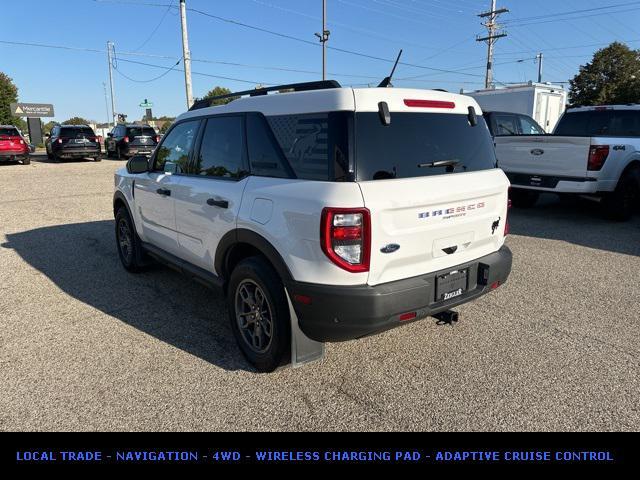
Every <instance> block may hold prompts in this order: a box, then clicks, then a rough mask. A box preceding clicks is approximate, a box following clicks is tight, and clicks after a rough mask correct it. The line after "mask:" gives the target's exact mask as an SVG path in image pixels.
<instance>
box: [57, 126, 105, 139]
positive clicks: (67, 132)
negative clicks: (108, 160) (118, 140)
mask: <svg viewBox="0 0 640 480" xmlns="http://www.w3.org/2000/svg"><path fill="white" fill-rule="evenodd" d="M60 136H61V137H68V138H82V137H95V136H96V134H95V133H94V132H93V130H92V129H91V128H90V127H61V128H60Z"/></svg>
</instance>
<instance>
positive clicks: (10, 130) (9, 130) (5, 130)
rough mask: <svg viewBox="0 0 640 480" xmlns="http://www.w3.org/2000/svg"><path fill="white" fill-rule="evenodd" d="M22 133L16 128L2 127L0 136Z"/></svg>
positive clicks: (12, 135)
mask: <svg viewBox="0 0 640 480" xmlns="http://www.w3.org/2000/svg"><path fill="white" fill-rule="evenodd" d="M19 135H20V134H19V133H18V130H16V129H15V128H6V127H3V128H0V137H17V136H19Z"/></svg>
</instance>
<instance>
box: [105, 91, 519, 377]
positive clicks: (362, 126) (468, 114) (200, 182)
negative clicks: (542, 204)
mask: <svg viewBox="0 0 640 480" xmlns="http://www.w3.org/2000/svg"><path fill="white" fill-rule="evenodd" d="M271 92H274V93H271ZM229 97H233V98H234V100H233V101H232V102H230V103H228V104H227V105H224V106H217V107H209V104H210V103H209V102H210V100H205V101H199V102H197V103H196V104H195V105H194V107H192V108H191V110H190V111H188V112H187V113H184V114H183V115H181V116H180V117H178V119H177V120H176V122H175V123H174V125H173V126H172V127H171V129H170V130H169V131H168V132H167V134H166V135H165V136H164V138H163V139H162V141H161V143H160V144H159V146H158V147H157V148H156V150H155V151H154V153H153V155H152V156H151V157H150V159H148V160H147V159H146V158H145V157H140V156H136V157H133V158H132V159H130V160H129V162H128V164H127V169H126V170H125V169H122V170H119V171H118V172H117V173H116V176H115V184H116V192H115V196H114V213H115V217H116V238H117V244H118V252H119V255H120V259H121V260H122V263H123V265H124V266H125V268H126V269H127V270H129V271H137V270H140V269H141V268H142V267H143V266H144V265H145V263H146V261H147V258H148V257H153V258H154V259H156V260H160V261H162V262H164V263H169V264H171V265H173V266H177V267H178V268H179V269H180V270H182V271H183V272H185V273H186V274H188V275H189V276H192V277H194V278H196V279H198V280H200V281H204V282H205V283H207V284H209V285H213V286H216V287H219V288H222V289H223V291H224V292H225V294H226V295H227V298H228V309H229V316H230V320H231V326H232V330H233V332H234V334H235V337H236V340H237V341H238V344H239V346H240V348H241V350H242V351H243V353H244V354H245V356H246V357H247V359H248V360H249V361H250V362H251V363H252V364H253V365H254V366H255V367H256V368H257V369H258V370H259V371H271V370H273V369H275V368H277V367H278V366H279V365H281V364H283V363H284V360H286V359H287V358H288V357H287V356H288V353H289V351H290V349H291V356H292V357H291V358H292V359H293V361H294V364H295V363H302V361H304V360H305V359H309V358H312V357H314V355H313V348H314V345H315V346H317V345H323V343H322V342H327V341H329V342H334V341H342V340H349V339H354V338H359V337H363V336H366V335H371V334H374V333H377V332H381V331H383V330H387V329H390V328H393V327H396V326H399V325H402V324H405V323H408V322H410V321H412V320H417V319H420V318H424V317H426V316H429V315H430V316H436V317H439V318H443V319H447V318H448V319H455V312H451V311H450V309H451V308H452V307H454V306H456V305H459V304H462V303H465V302H468V301H470V300H473V299H475V298H478V297H479V296H481V295H483V294H485V293H487V292H489V291H491V290H492V289H495V288H496V287H497V286H499V285H501V284H503V283H504V282H505V281H506V279H507V277H508V275H509V272H510V270H511V252H510V251H509V249H508V248H507V247H506V246H504V240H505V235H506V233H507V207H508V205H507V204H508V188H509V181H508V180H507V178H506V176H505V175H504V173H503V172H502V170H500V169H498V168H496V159H495V153H494V149H493V143H492V140H491V136H490V134H489V131H488V129H487V126H486V124H485V122H484V119H483V118H482V115H481V111H480V107H479V106H478V104H477V103H476V101H475V100H473V99H472V98H470V97H466V96H461V95H454V94H451V93H447V92H442V91H430V90H409V89H396V88H368V89H352V88H340V85H339V84H337V83H336V82H333V81H327V82H312V83H306V84H295V85H286V86H280V87H275V88H266V89H258V90H252V91H250V92H239V93H235V94H232V95H231V96H229ZM305 349H306V350H305Z"/></svg>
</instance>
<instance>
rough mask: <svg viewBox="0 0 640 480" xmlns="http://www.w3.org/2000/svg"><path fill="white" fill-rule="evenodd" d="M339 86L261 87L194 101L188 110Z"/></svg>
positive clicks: (321, 83)
mask: <svg viewBox="0 0 640 480" xmlns="http://www.w3.org/2000/svg"><path fill="white" fill-rule="evenodd" d="M340 87H341V85H340V84H339V83H338V82H337V81H335V80H320V81H317V82H304V83H290V84H288V85H276V86H274V87H261V88H254V89H253V90H244V91H242V92H235V93H227V94H226V95H218V96H216V97H207V98H201V99H199V100H196V101H195V102H194V104H193V105H192V106H191V108H190V109H189V110H190V111H191V110H198V109H200V108H207V107H210V106H211V102H212V101H214V100H223V99H225V98H232V99H234V100H235V99H236V98H239V97H244V96H246V95H249V96H251V97H257V96H259V95H266V94H267V93H269V92H278V91H282V90H287V91H291V92H307V91H310V90H325V89H329V88H340Z"/></svg>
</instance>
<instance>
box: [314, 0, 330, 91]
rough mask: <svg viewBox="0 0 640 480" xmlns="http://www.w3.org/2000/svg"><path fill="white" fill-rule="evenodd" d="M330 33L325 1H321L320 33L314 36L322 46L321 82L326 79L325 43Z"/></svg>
mask: <svg viewBox="0 0 640 480" xmlns="http://www.w3.org/2000/svg"><path fill="white" fill-rule="evenodd" d="M330 33H331V32H330V31H329V30H327V0H322V33H316V34H315V35H316V37H318V38H319V39H320V43H321V44H322V80H326V79H327V42H328V41H329V34H330Z"/></svg>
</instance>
